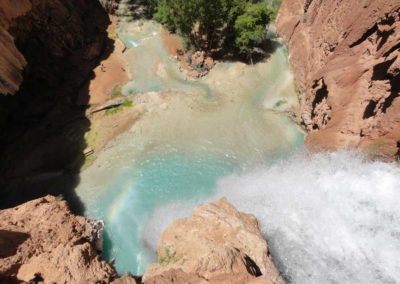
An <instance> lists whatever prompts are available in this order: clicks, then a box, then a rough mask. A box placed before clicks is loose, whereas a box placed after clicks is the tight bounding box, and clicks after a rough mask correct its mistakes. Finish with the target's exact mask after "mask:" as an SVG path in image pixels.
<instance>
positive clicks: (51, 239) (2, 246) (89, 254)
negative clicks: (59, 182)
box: [0, 196, 117, 283]
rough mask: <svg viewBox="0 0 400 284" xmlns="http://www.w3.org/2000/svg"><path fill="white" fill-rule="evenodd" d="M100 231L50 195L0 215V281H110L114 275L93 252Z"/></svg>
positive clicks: (88, 220) (112, 270) (92, 223)
mask: <svg viewBox="0 0 400 284" xmlns="http://www.w3.org/2000/svg"><path fill="white" fill-rule="evenodd" d="M102 228H103V226H102V223H101V222H97V221H94V220H90V219H87V218H84V217H78V216H74V215H73V214H72V213H71V212H70V210H69V209H68V206H67V204H66V202H65V201H60V200H58V199H56V198H55V197H52V196H47V197H44V198H39V199H36V200H33V201H30V202H27V203H25V204H22V205H20V206H17V207H15V208H12V209H6V210H2V211H0V275H1V276H0V282H1V283H3V282H2V281H4V282H5V283H9V282H11V280H14V281H16V280H18V281H27V282H28V281H30V280H32V279H39V280H40V279H42V281H44V283H109V282H111V280H113V279H114V278H116V276H117V275H116V271H115V269H114V268H113V267H112V265H111V264H109V263H107V262H105V261H103V260H101V258H100V256H99V251H98V250H97V249H98V246H99V245H100V244H101V235H102V233H101V232H102ZM7 281H8V282H7Z"/></svg>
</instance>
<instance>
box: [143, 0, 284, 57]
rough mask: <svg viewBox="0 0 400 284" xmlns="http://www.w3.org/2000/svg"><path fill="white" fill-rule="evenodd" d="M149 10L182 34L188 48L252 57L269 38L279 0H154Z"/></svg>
mask: <svg viewBox="0 0 400 284" xmlns="http://www.w3.org/2000/svg"><path fill="white" fill-rule="evenodd" d="M149 5H150V13H151V14H153V16H154V18H155V19H156V20H157V21H159V22H160V23H162V24H163V25H165V26H166V27H167V28H168V29H169V30H171V31H173V32H176V33H178V34H179V35H181V36H182V37H183V38H184V40H185V43H186V44H187V47H188V48H194V49H197V50H205V51H207V52H209V53H216V52H218V51H221V50H223V51H227V50H229V51H231V50H232V49H233V51H234V52H236V53H239V54H245V55H247V56H249V57H251V56H252V54H253V53H254V52H255V51H257V47H260V46H261V45H262V44H263V42H264V41H265V39H266V32H267V29H266V26H267V25H268V24H269V23H270V22H271V21H272V20H274V19H275V16H276V14H277V11H278V7H279V5H280V0H269V1H265V0H216V1H211V2H210V1H206V0H202V1H197V0H189V1H187V0H151V1H150V4H149Z"/></svg>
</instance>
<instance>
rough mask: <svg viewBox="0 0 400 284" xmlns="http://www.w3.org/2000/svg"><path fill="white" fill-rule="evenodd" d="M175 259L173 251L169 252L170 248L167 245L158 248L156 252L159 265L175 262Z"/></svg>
mask: <svg viewBox="0 0 400 284" xmlns="http://www.w3.org/2000/svg"><path fill="white" fill-rule="evenodd" d="M176 261H177V259H176V257H175V255H174V254H173V253H171V251H170V249H169V248H167V247H164V248H162V249H161V250H159V253H158V263H159V264H161V265H168V264H171V263H174V262H176Z"/></svg>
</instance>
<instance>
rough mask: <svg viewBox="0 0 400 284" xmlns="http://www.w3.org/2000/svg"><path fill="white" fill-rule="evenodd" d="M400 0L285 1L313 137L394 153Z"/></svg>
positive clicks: (283, 17)
mask: <svg viewBox="0 0 400 284" xmlns="http://www.w3.org/2000/svg"><path fill="white" fill-rule="evenodd" d="M399 13H400V1H398V0H362V1H354V0H284V1H283V3H282V6H281V9H280V12H279V15H278V18H277V29H278V33H279V35H280V36H281V37H283V39H284V40H285V42H286V43H287V45H288V47H289V54H290V64H291V68H292V71H293V73H294V77H295V80H296V87H297V90H298V92H299V98H300V105H301V112H300V118H299V120H300V121H301V123H302V125H303V126H304V128H305V129H306V130H307V131H308V132H309V134H308V136H307V138H306V142H307V145H308V146H310V147H314V148H316V149H338V148H342V149H343V148H360V149H364V150H366V151H367V153H369V154H370V155H372V156H380V157H384V158H394V157H395V156H396V155H398V153H399V152H398V151H399V149H398V147H399V146H400V145H399V140H400V111H399V110H400V93H399V92H400V56H399V55H400V52H399V49H400V15H399Z"/></svg>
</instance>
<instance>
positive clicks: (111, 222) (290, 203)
mask: <svg viewBox="0 0 400 284" xmlns="http://www.w3.org/2000/svg"><path fill="white" fill-rule="evenodd" d="M118 33H119V37H120V38H121V39H122V40H123V41H124V43H125V46H126V47H127V50H126V52H125V53H124V57H125V58H124V59H125V61H126V63H127V65H128V71H129V73H130V74H131V76H132V81H130V82H128V83H127V84H126V85H124V86H123V87H122V92H123V93H124V94H125V95H127V96H130V97H132V96H133V97H134V99H133V101H134V105H135V107H138V108H141V109H142V110H143V113H144V114H143V115H142V116H141V117H140V118H139V119H138V120H137V121H136V123H135V124H134V125H133V126H132V128H131V129H129V130H128V131H126V132H125V133H123V134H122V135H120V136H119V137H118V138H116V139H115V140H114V141H112V142H111V143H110V144H109V145H108V146H107V147H106V149H105V150H103V151H102V152H101V153H100V154H99V156H98V158H97V159H96V161H95V162H94V163H93V164H92V165H91V166H89V167H88V168H87V169H85V170H84V171H83V172H82V173H81V175H80V179H81V181H80V184H79V186H78V187H77V189H76V192H77V194H78V196H79V198H80V199H81V200H82V202H83V204H84V205H85V215H87V216H89V217H94V218H97V219H102V220H104V222H105V235H104V255H105V257H106V258H107V259H109V260H111V259H115V266H116V268H117V270H118V272H119V273H121V274H122V273H125V272H131V273H133V274H135V275H141V274H142V273H143V272H144V271H145V269H146V268H147V266H148V264H149V263H151V262H154V261H156V255H155V251H156V244H157V240H158V239H159V236H160V234H161V232H162V230H163V229H165V228H166V227H167V226H168V225H169V224H170V223H171V222H172V221H173V220H174V219H175V218H178V217H182V216H187V215H189V214H190V212H191V210H192V208H193V206H194V205H196V204H199V203H202V202H204V201H207V200H211V199H215V198H218V197H222V196H226V197H227V198H228V200H229V201H231V202H233V204H234V205H235V206H237V207H238V208H239V209H240V210H242V211H244V212H249V213H253V214H254V215H255V216H256V217H257V218H258V219H259V221H260V224H261V227H262V229H263V233H264V234H265V236H266V238H267V239H268V241H269V244H270V246H271V252H272V255H273V257H274V259H275V260H276V261H277V264H278V266H279V268H280V270H281V272H282V273H283V275H284V276H285V277H286V279H287V280H288V281H289V282H293V283H328V282H329V283H336V282H343V279H346V280H348V281H347V283H350V282H352V281H357V282H358V281H361V282H360V283H362V282H364V283H366V282H368V281H367V279H374V280H375V281H374V282H375V283H393V282H390V281H391V280H393V279H399V278H400V275H398V271H400V268H399V266H398V262H397V260H396V255H399V253H400V245H399V243H400V242H399V239H400V237H399V236H400V231H399V230H398V228H400V221H399V220H400V212H399V211H400V210H399V209H397V206H396V204H395V203H396V200H397V199H398V198H393V197H400V193H399V190H398V188H400V178H399V176H400V175H399V169H398V168H397V166H395V165H394V164H384V163H380V162H368V161H366V160H364V159H363V158H362V156H360V155H358V154H354V153H348V152H342V153H332V154H310V155H308V154H304V153H303V152H302V150H301V148H302V144H303V139H304V134H303V132H302V131H301V129H300V128H299V127H298V126H297V125H296V124H295V123H294V122H293V121H292V120H291V119H290V118H289V116H288V112H289V111H293V110H295V109H296V108H297V107H298V105H297V104H298V101H297V95H296V92H295V88H294V83H293V79H292V75H291V73H290V71H289V65H288V58H287V51H286V47H285V46H284V45H282V44H281V43H280V42H279V40H276V42H275V45H276V49H275V51H274V52H273V53H272V54H271V55H270V56H269V57H268V58H266V60H265V61H262V62H260V63H257V64H254V65H246V64H243V63H239V62H224V63H218V64H217V65H216V66H215V67H214V68H213V69H212V70H211V72H210V73H209V74H208V75H207V76H206V77H204V78H201V79H190V78H187V76H186V75H185V73H184V72H181V71H180V70H179V64H178V63H177V61H176V60H175V59H174V58H172V56H171V55H170V54H169V53H168V50H167V48H166V46H165V41H164V40H163V33H165V31H164V30H163V29H162V27H161V26H160V25H158V24H156V23H154V22H152V21H140V22H131V23H122V24H121V25H120V28H119V31H118ZM364 270H365V271H364ZM396 273H397V274H396ZM368 277H369V278H368ZM393 277H394V278H393ZM344 282H346V281H344Z"/></svg>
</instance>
